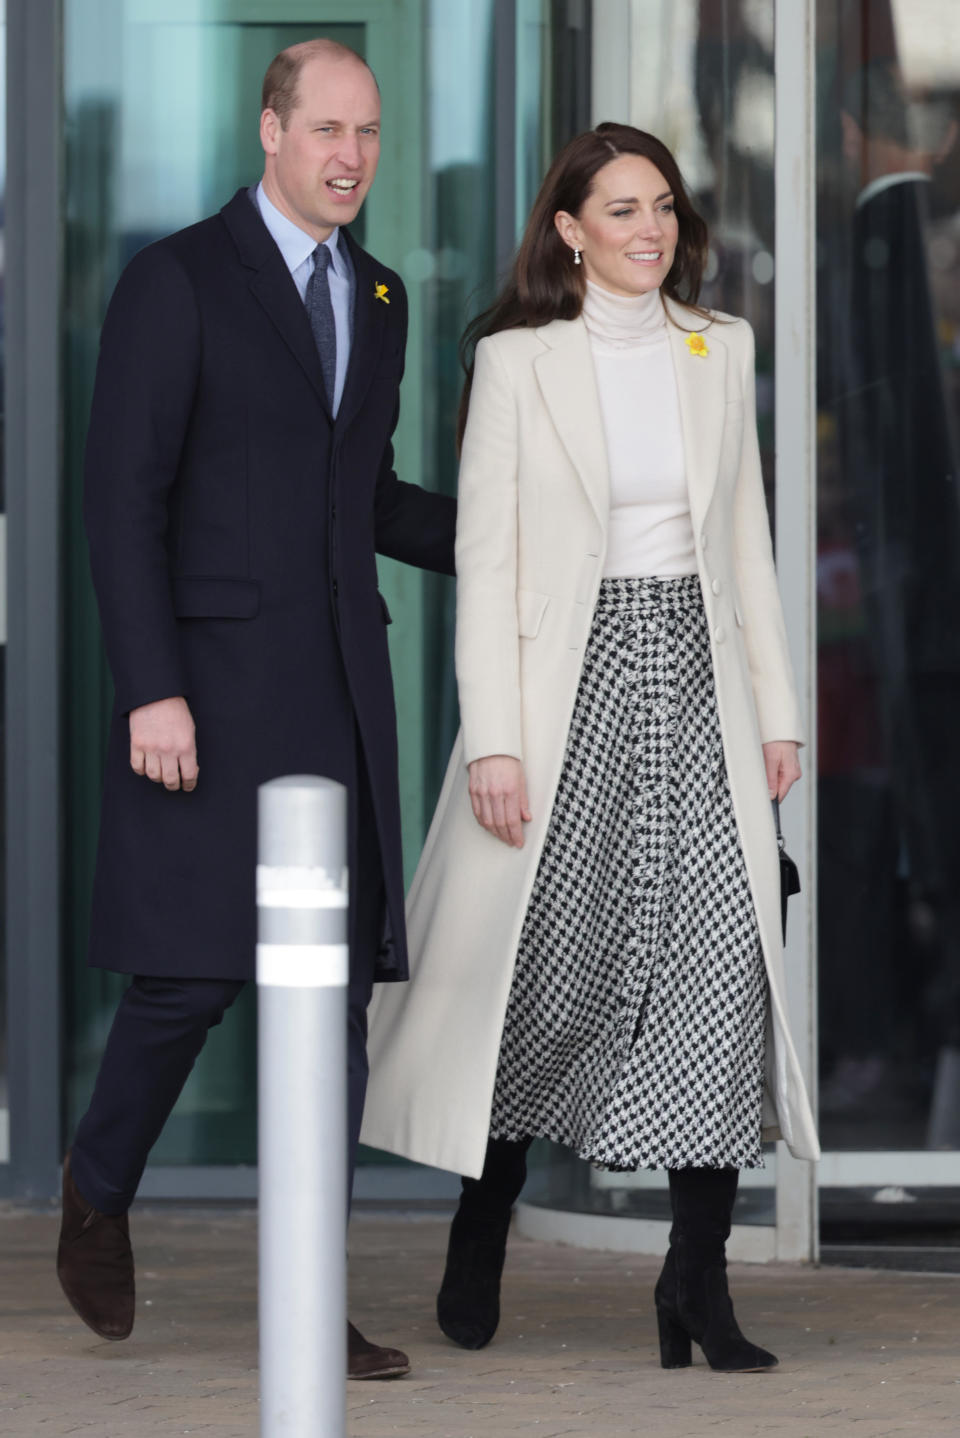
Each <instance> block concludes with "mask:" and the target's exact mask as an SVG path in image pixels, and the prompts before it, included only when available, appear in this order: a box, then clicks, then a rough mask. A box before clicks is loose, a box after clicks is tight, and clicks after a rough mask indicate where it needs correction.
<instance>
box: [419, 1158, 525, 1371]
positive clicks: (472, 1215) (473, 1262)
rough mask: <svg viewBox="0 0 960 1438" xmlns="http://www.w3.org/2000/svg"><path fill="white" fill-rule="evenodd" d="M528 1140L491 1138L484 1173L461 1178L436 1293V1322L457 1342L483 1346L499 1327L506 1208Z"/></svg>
mask: <svg viewBox="0 0 960 1438" xmlns="http://www.w3.org/2000/svg"><path fill="white" fill-rule="evenodd" d="M531 1142H532V1140H530V1139H521V1140H519V1141H518V1142H512V1141H511V1140H509V1139H504V1138H492V1139H490V1140H489V1141H488V1143H487V1156H486V1158H485V1160H484V1165H483V1173H482V1174H481V1176H480V1177H479V1178H465V1179H463V1181H462V1182H463V1188H462V1191H461V1194H460V1206H459V1208H458V1209H457V1211H456V1213H455V1214H454V1217H453V1223H452V1224H451V1225H450V1242H449V1244H448V1245H447V1266H446V1269H445V1270H444V1274H443V1282H442V1284H441V1285H440V1292H439V1293H438V1294H437V1322H438V1323H439V1324H440V1327H441V1328H442V1329H443V1332H444V1333H445V1334H446V1335H447V1337H448V1338H452V1339H453V1341H454V1343H459V1344H460V1347H461V1348H483V1347H484V1346H485V1344H487V1343H489V1342H490V1339H491V1338H492V1337H493V1335H494V1334H495V1333H496V1331H497V1324H498V1323H499V1322H500V1276H501V1274H502V1273H503V1261H504V1258H505V1257H506V1252H507V1233H508V1231H509V1228H510V1212H511V1209H512V1208H513V1204H514V1202H515V1200H516V1199H517V1198H519V1196H520V1190H521V1189H522V1188H523V1184H524V1180H525V1179H526V1176H527V1149H528V1148H529V1147H530V1144H531Z"/></svg>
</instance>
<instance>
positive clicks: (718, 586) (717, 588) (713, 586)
mask: <svg viewBox="0 0 960 1438" xmlns="http://www.w3.org/2000/svg"><path fill="white" fill-rule="evenodd" d="M710 588H711V589H712V590H713V592H714V594H719V593H720V591H721V589H722V588H723V585H722V584H721V583H720V581H719V579H715V580H714V581H713V583H712V584H711V586H710Z"/></svg>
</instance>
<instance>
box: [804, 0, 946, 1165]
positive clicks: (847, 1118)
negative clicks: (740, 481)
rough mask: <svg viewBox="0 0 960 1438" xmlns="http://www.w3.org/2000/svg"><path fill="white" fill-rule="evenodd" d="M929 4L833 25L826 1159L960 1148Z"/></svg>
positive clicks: (823, 603) (826, 220)
mask: <svg viewBox="0 0 960 1438" xmlns="http://www.w3.org/2000/svg"><path fill="white" fill-rule="evenodd" d="M920 8H921V7H916V6H911V5H910V4H909V3H896V0H895V3H890V0H858V3H855V4H844V5H839V6H838V5H836V4H827V3H823V4H821V6H820V13H819V29H818V66H819V89H818V104H819V133H818V150H819V154H818V161H819V163H818V176H819V188H818V213H819V254H818V289H819V300H818V303H819V311H820V313H819V353H818V373H819V389H820V418H819V495H818V525H819V541H818V567H817V594H818V625H819V629H818V685H819V789H818V796H819V845H820V848H819V853H820V858H819V885H820V913H819V950H820V961H819V967H820V1048H821V1080H822V1084H821V1120H822V1133H823V1138H824V1142H825V1146H826V1147H828V1148H867V1149H877V1148H900V1149H911V1148H923V1147H931V1148H956V1147H958V1146H960V885H958V880H957V875H958V872H960V868H958V860H960V839H958V828H957V813H958V800H960V756H958V752H957V745H956V739H955V735H956V732H957V727H958V724H960V624H958V618H960V496H958V485H960V475H958V469H957V461H958V451H957V422H958V400H960V389H958V385H960V342H958V341H960V327H958V321H960V229H958V219H960V184H958V179H960V158H958V143H957V142H958V117H960V49H958V46H957V44H956V43H951V32H952V31H955V30H956V19H957V15H956V7H955V6H954V5H953V4H952V3H951V0H941V3H939V4H928V5H925V6H923V7H922V12H923V13H922V22H923V23H922V24H921V23H919V20H920V18H921V17H919V16H918V13H917V12H918V10H919V9H920ZM953 39H954V40H955V39H956V36H955V35H954V36H953Z"/></svg>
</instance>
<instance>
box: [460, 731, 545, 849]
mask: <svg viewBox="0 0 960 1438" xmlns="http://www.w3.org/2000/svg"><path fill="white" fill-rule="evenodd" d="M469 772H470V802H471V804H472V805H473V816H474V818H475V819H476V821H477V823H478V824H482V825H483V827H484V829H486V830H487V832H488V833H490V834H495V835H496V837H497V838H498V839H502V840H503V842H504V843H505V844H510V845H512V846H513V847H514V848H516V849H522V848H523V825H524V824H525V823H526V824H529V822H530V820H531V819H532V818H533V815H532V814H531V813H530V806H529V804H528V803H527V781H526V779H525V778H524V776H523V765H522V764H521V763H520V760H519V759H513V758H511V757H510V755H509V754H489V755H488V756H487V757H486V758H485V759H474V761H473V763H472V764H471V765H470V766H469Z"/></svg>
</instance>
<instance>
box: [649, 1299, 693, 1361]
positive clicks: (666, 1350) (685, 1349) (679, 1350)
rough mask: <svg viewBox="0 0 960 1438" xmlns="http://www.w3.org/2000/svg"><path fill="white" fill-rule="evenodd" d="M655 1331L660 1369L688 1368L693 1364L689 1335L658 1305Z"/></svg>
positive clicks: (670, 1314)
mask: <svg viewBox="0 0 960 1438" xmlns="http://www.w3.org/2000/svg"><path fill="white" fill-rule="evenodd" d="M657 1329H658V1331H659V1334H660V1367H661V1368H689V1367H690V1365H691V1363H692V1362H693V1347H692V1345H691V1342H690V1335H689V1333H688V1332H687V1330H686V1329H685V1328H684V1326H683V1324H682V1323H681V1322H680V1321H679V1320H678V1319H677V1318H675V1317H674V1315H673V1314H672V1313H668V1312H667V1311H666V1309H664V1308H660V1307H659V1305H658V1307H657Z"/></svg>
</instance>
